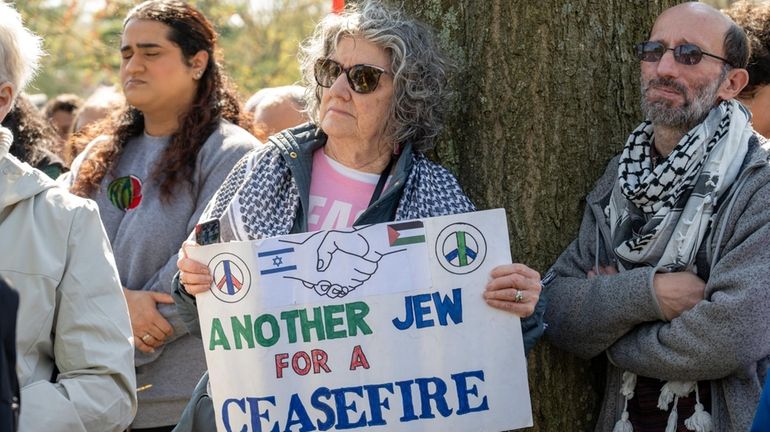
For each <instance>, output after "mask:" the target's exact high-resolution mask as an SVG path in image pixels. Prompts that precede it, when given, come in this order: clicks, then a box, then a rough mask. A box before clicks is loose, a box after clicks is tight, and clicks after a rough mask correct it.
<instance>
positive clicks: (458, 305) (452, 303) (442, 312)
mask: <svg viewBox="0 0 770 432" xmlns="http://www.w3.org/2000/svg"><path fill="white" fill-rule="evenodd" d="M433 303H435V304H436V314H437V315H438V322H439V324H441V325H442V326H445V325H447V319H446V316H447V315H449V317H450V318H452V321H453V322H454V323H455V324H460V323H461V322H463V296H462V292H461V291H460V288H455V289H453V290H452V300H449V297H448V296H444V299H443V300H442V299H441V294H439V293H438V292H434V293H433Z"/></svg>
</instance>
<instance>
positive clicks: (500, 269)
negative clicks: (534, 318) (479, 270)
mask: <svg viewBox="0 0 770 432" xmlns="http://www.w3.org/2000/svg"><path fill="white" fill-rule="evenodd" d="M490 276H491V277H492V280H491V281H490V282H489V283H488V284H487V288H486V291H485V292H484V299H485V300H486V301H487V304H488V305H490V306H492V307H494V308H497V309H502V310H504V311H508V312H511V313H513V314H516V315H518V316H519V317H520V318H526V317H528V316H530V315H532V314H533V313H534V312H535V305H537V301H538V300H539V299H540V291H541V290H542V285H540V273H538V272H537V271H535V270H532V269H531V268H529V267H527V266H525V265H524V264H506V265H501V266H497V267H495V268H494V269H492V272H491V273H490Z"/></svg>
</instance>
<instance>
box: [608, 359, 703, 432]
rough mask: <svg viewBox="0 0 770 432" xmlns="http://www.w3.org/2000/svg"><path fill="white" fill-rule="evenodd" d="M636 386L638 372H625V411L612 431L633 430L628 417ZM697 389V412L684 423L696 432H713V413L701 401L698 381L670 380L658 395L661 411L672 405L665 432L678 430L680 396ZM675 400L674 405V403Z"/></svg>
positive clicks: (626, 431) (623, 386)
mask: <svg viewBox="0 0 770 432" xmlns="http://www.w3.org/2000/svg"><path fill="white" fill-rule="evenodd" d="M635 388H636V374H635V373H633V372H629V371H625V372H623V382H622V384H621V385H620V394H621V395H623V398H624V399H625V402H624V405H623V413H622V414H621V415H620V420H618V421H617V422H616V423H615V427H614V428H613V429H612V432H633V431H634V427H633V425H632V424H631V421H630V420H629V419H628V401H629V399H633V397H634V390H635ZM693 391H695V402H696V404H695V412H694V413H693V415H692V416H690V417H689V418H687V419H685V421H684V425H685V426H686V427H687V429H689V430H691V431H695V432H713V431H714V422H713V420H712V418H711V414H709V413H708V411H706V409H705V408H704V407H703V404H702V403H701V402H700V392H699V391H698V383H697V382H696V381H668V382H666V383H665V384H664V385H663V387H662V388H661V389H660V396H659V397H658V408H659V409H660V410H661V411H668V410H669V405H671V413H670V414H669V416H668V422H667V423H666V430H665V432H676V427H677V422H678V421H679V411H678V409H677V404H678V402H679V398H683V397H687V396H689V395H690V393H692V392H693ZM672 402H673V405H672Z"/></svg>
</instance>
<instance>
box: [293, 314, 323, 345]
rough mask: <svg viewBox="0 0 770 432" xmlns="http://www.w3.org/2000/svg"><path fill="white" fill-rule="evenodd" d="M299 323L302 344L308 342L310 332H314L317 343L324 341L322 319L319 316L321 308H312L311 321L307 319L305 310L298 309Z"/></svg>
mask: <svg viewBox="0 0 770 432" xmlns="http://www.w3.org/2000/svg"><path fill="white" fill-rule="evenodd" d="M299 322H300V325H301V326H302V340H303V341H304V342H310V341H311V339H310V330H311V329H313V330H315V333H316V337H317V338H318V340H319V341H322V340H324V339H325V337H324V322H323V317H322V315H321V308H320V307H315V308H313V319H312V320H311V319H309V318H308V317H307V310H306V309H300V311H299Z"/></svg>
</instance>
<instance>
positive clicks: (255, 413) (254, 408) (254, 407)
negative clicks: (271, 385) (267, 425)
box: [241, 396, 278, 432]
mask: <svg viewBox="0 0 770 432" xmlns="http://www.w3.org/2000/svg"><path fill="white" fill-rule="evenodd" d="M246 401H247V402H248V403H249V411H251V428H252V430H254V432H262V421H261V420H260V419H261V418H263V419H265V420H267V421H270V412H269V411H268V410H265V412H263V413H261V412H259V403H260V402H261V401H266V402H270V404H271V405H273V406H275V396H267V397H261V398H255V397H247V398H246ZM244 431H245V429H244V430H242V431H241V432H244ZM270 432H278V423H275V424H274V425H273V427H272V428H271V429H270Z"/></svg>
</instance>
